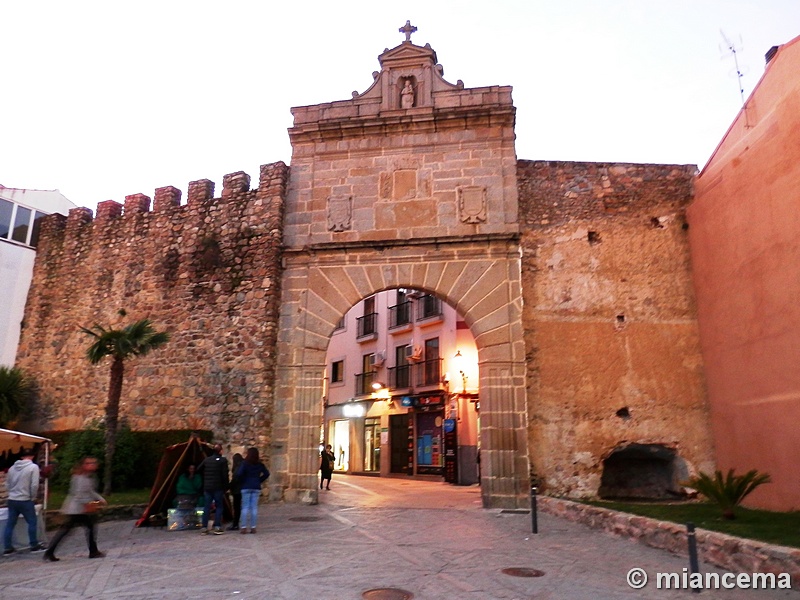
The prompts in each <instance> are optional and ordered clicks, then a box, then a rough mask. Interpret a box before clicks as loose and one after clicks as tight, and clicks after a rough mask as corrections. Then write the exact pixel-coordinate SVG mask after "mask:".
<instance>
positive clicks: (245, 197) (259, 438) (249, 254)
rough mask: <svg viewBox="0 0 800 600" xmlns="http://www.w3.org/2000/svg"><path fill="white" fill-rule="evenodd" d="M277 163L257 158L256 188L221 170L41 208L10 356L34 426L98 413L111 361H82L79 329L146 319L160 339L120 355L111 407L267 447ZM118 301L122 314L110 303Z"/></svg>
mask: <svg viewBox="0 0 800 600" xmlns="http://www.w3.org/2000/svg"><path fill="white" fill-rule="evenodd" d="M287 176H288V168H287V167H286V165H284V164H283V163H274V164H270V165H264V166H262V167H261V173H260V182H259V187H258V189H255V190H251V189H250V177H249V176H248V175H247V174H245V173H241V172H240V173H233V174H230V175H226V176H225V177H224V180H223V190H222V194H221V197H220V198H214V184H213V182H211V181H208V180H200V181H194V182H192V183H190V184H189V190H188V201H187V203H185V204H183V205H182V204H181V192H180V190H178V189H176V188H173V187H164V188H159V189H157V190H156V193H155V201H154V206H153V210H152V211H150V210H149V208H150V198H149V197H147V196H145V195H143V194H135V195H132V196H127V197H126V199H125V204H124V206H123V205H121V204H119V203H117V202H113V201H106V202H102V203H100V204H99V205H98V210H97V215H96V217H95V218H94V219H92V213H91V211H90V210H89V209H85V208H78V209H74V210H72V211H70V213H69V217H66V218H65V217H63V216H61V215H51V216H50V217H48V218H47V219H45V222H44V224H43V231H42V236H41V244H40V246H39V248H38V256H37V260H36V266H35V270H34V276H33V282H32V285H31V289H30V293H29V297H28V303H27V306H26V312H25V321H24V328H23V333H22V339H21V343H20V349H19V354H18V366H20V367H22V368H23V369H24V370H25V371H26V372H28V373H30V374H32V375H33V376H34V378H35V379H36V381H37V383H38V385H39V389H40V398H39V401H38V407H37V414H36V423H35V426H34V429H35V430H42V429H49V430H56V429H75V428H81V427H84V426H86V425H87V424H89V423H90V422H91V421H92V420H94V419H98V418H100V417H102V415H103V411H104V406H105V403H106V397H107V389H108V376H109V363H108V362H104V363H101V364H100V365H97V366H92V365H90V364H89V362H88V361H87V359H86V358H85V353H86V349H87V347H88V346H89V345H90V343H91V338H90V337H89V336H87V335H86V334H85V333H82V332H81V331H80V329H79V328H80V327H82V326H83V327H91V326H92V325H93V324H95V323H98V324H100V325H102V326H104V327H122V326H125V325H127V324H129V323H132V322H133V321H136V320H139V319H144V318H148V319H150V320H151V321H152V322H153V324H154V326H155V328H156V329H158V330H166V331H168V332H169V333H170V334H171V340H170V341H169V342H168V343H167V345H165V346H163V347H162V348H159V349H157V350H155V351H154V352H152V353H151V354H149V355H148V356H145V357H140V358H134V359H131V360H129V361H127V363H126V371H125V380H124V387H123V392H122V394H123V395H122V400H121V412H120V416H121V417H122V418H124V419H126V420H127V422H128V423H129V424H130V426H131V427H132V428H134V429H147V430H157V429H174V428H176V427H186V428H204V429H210V430H213V431H214V432H215V433H216V436H217V438H218V439H219V440H220V441H223V442H226V443H228V444H231V445H234V446H239V445H248V444H256V445H258V446H259V447H260V448H262V449H263V448H265V447H266V445H267V444H268V443H269V438H270V430H271V421H272V397H273V389H274V388H273V386H274V368H275V352H274V348H275V340H276V338H277V315H278V312H279V302H280V251H281V227H282V216H283V202H284V196H285V187H286V181H287ZM120 309H124V310H125V311H126V313H127V314H126V315H125V316H120V315H119V314H118V311H119V310H120Z"/></svg>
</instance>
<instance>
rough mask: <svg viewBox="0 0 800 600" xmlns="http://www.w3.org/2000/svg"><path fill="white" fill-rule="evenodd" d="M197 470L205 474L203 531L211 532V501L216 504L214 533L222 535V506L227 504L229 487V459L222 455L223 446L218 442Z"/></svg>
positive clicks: (204, 532)
mask: <svg viewBox="0 0 800 600" xmlns="http://www.w3.org/2000/svg"><path fill="white" fill-rule="evenodd" d="M197 472H198V473H199V474H200V475H202V476H203V494H204V495H205V507H204V510H203V529H202V531H201V533H203V534H206V533H209V530H208V520H209V516H210V513H211V503H212V502H213V503H214V504H215V508H216V510H215V512H214V533H215V534H216V535H222V508H223V506H224V505H225V490H226V489H228V459H227V458H225V457H224V456H222V446H221V445H220V444H216V445H215V446H214V453H213V454H212V455H211V456H207V457H206V458H205V460H203V462H201V463H200V466H199V467H197Z"/></svg>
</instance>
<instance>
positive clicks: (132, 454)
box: [39, 423, 214, 491]
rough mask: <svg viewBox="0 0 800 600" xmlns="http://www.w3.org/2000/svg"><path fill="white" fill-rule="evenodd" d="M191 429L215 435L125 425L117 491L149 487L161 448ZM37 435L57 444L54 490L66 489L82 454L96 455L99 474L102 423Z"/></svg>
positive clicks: (178, 440)
mask: <svg viewBox="0 0 800 600" xmlns="http://www.w3.org/2000/svg"><path fill="white" fill-rule="evenodd" d="M193 432H194V433H197V434H198V435H199V436H200V438H201V439H202V440H204V441H210V440H212V439H213V437H214V434H213V432H211V431H196V430H191V429H169V430H163V431H131V430H130V429H128V428H127V427H122V428H121V429H120V433H119V437H118V439H117V452H116V453H115V455H114V469H113V471H112V477H113V480H112V483H113V484H114V485H113V488H114V489H115V490H117V491H120V490H126V489H141V488H149V487H152V485H153V481H154V480H155V477H156V472H157V470H158V463H159V461H160V460H161V455H162V454H163V452H164V448H166V447H167V446H172V445H173V444H179V443H183V442H186V441H187V440H188V439H189V436H190V435H191V434H192V433H193ZM39 435H41V436H43V437H46V438H49V439H50V440H52V441H53V443H55V444H57V445H58V448H57V449H56V451H55V452H54V455H53V460H55V461H56V462H57V463H58V468H57V469H56V473H55V475H54V476H53V478H52V479H51V485H53V486H55V487H56V488H57V489H61V490H63V491H66V490H67V489H68V488H69V479H70V475H71V473H72V467H73V466H74V465H75V464H77V462H78V461H79V460H80V459H81V458H83V457H84V456H88V455H92V456H95V457H97V458H98V459H99V460H100V462H101V468H100V469H98V475H101V474H102V472H103V471H102V462H103V460H104V455H105V440H104V431H103V429H102V425H100V424H99V423H93V424H92V426H91V427H89V428H88V429H82V430H77V431H48V432H41V433H39ZM128 438H130V442H129V441H128ZM100 489H102V488H100Z"/></svg>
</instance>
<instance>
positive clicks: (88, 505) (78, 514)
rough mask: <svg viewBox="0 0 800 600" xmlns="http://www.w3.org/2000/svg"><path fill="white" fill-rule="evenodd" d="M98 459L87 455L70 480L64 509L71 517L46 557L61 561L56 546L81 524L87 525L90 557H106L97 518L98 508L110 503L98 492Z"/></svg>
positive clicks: (46, 553) (59, 531) (60, 530)
mask: <svg viewBox="0 0 800 600" xmlns="http://www.w3.org/2000/svg"><path fill="white" fill-rule="evenodd" d="M97 466H98V462H97V459H96V458H94V457H91V456H87V457H86V458H84V459H83V460H82V461H81V462H80V464H79V465H77V466H76V467H75V468H74V469H73V470H72V479H70V482H69V494H67V497H66V499H65V500H64V505H63V506H62V507H61V512H62V513H64V514H65V515H66V516H67V520H66V521H65V522H64V524H63V525H61V527H60V528H59V530H58V531H57V532H56V535H55V537H53V540H52V541H51V542H50V546H49V547H48V548H47V550H46V551H45V553H44V560H50V561H53V562H55V561H57V560H59V559H58V558H56V554H55V553H56V548H57V547H58V544H59V543H61V540H62V539H64V536H66V535H67V534H68V533H69V532H70V531H71V530H72V528H73V527H75V526H76V525H81V526H82V527H85V528H86V542H87V543H88V544H89V558H102V557H103V556H105V554H103V553H102V552H100V551H99V550H98V549H97V517H96V516H95V514H94V510H95V507H99V505H101V504H107V502H106V501H105V499H104V498H103V497H102V496H101V495H100V494H98V493H97V491H96V489H97V477H96V476H95V473H96V472H97Z"/></svg>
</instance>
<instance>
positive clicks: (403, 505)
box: [0, 474, 800, 600]
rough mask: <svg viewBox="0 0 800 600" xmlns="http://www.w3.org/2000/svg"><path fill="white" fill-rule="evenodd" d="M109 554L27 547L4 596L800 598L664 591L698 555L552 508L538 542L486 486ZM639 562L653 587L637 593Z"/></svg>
mask: <svg viewBox="0 0 800 600" xmlns="http://www.w3.org/2000/svg"><path fill="white" fill-rule="evenodd" d="M99 546H100V549H101V550H103V551H105V552H106V553H107V556H106V557H105V558H102V559H96V560H90V559H88V558H87V554H88V552H87V550H86V543H85V540H84V536H83V532H82V531H80V530H75V531H73V532H72V534H71V535H70V536H69V537H68V538H67V539H66V540H65V541H64V542H63V543H62V544H61V546H59V549H58V556H59V557H60V558H61V561H60V562H57V563H49V562H48V563H45V562H44V561H43V560H42V555H41V554H29V553H27V552H18V553H16V554H14V555H11V556H9V557H5V558H3V559H2V561H1V562H0V598H1V599H4V600H5V599H8V600H12V599H13V600H41V599H59V598H97V599H109V600H110V599H131V600H147V599H152V600H162V599H175V600H177V599H190V598H193V599H194V598H199V599H223V598H231V599H236V600H239V599H245V598H253V599H275V600H314V599H330V600H358V599H361V598H364V597H367V598H371V599H372V600H381V599H384V600H386V599H388V600H395V599H400V598H403V596H402V595H400V594H399V593H395V594H394V595H392V594H390V593H389V592H384V593H378V592H373V593H372V594H369V593H368V594H367V595H366V596H365V592H369V591H370V590H376V589H397V590H405V591H406V592H408V593H409V594H410V595H411V594H413V598H415V599H425V600H438V599H445V598H447V599H453V598H458V599H474V600H485V599H493V598H502V599H519V600H523V599H525V600H528V599H536V600H543V599H548V600H556V599H558V600H563V599H576V600H580V599H587V600H588V599H590V598H591V599H608V600H612V599H616V598H659V599H665V600H666V599H672V598H684V599H685V598H690V597H699V598H708V597H712V598H731V599H734V600H739V599H757V598H794V599H798V598H800V594H797V592H794V591H790V590H745V589H734V590H722V589H720V590H708V589H707V590H703V591H702V593H701V594H700V595H695V594H691V593H690V592H689V591H688V590H675V589H656V586H655V582H654V580H655V577H656V573H658V572H662V573H671V572H674V573H679V574H680V573H682V570H683V569H684V568H685V567H687V566H688V561H687V559H686V558H685V557H679V556H673V555H671V554H669V553H667V552H664V551H661V550H655V549H652V548H648V547H645V546H642V545H640V544H637V543H635V542H632V541H629V540H626V539H620V538H617V537H614V536H611V535H609V534H606V533H600V532H597V531H594V530H591V529H589V528H587V527H585V526H583V525H579V524H575V523H570V522H567V521H562V520H559V519H557V518H555V517H552V516H550V515H545V514H540V515H539V533H538V534H537V535H533V534H532V533H531V517H530V515H529V514H520V513H514V512H503V511H500V510H485V509H483V508H481V504H480V491H479V488H478V487H477V486H472V487H456V486H450V485H448V484H443V483H438V482H421V481H409V480H406V479H388V478H372V477H358V476H346V475H340V474H334V476H333V482H332V484H331V490H330V491H324V492H321V501H320V504H319V505H317V506H302V505H289V504H269V505H261V507H260V514H259V528H258V533H257V534H256V535H249V534H248V535H240V534H239V533H238V532H227V531H226V532H225V534H224V535H221V536H214V535H209V536H203V535H200V534H199V533H198V532H196V531H175V532H170V531H167V530H165V529H156V528H142V529H135V528H134V527H133V522H132V521H117V522H105V523H101V524H100V533H99ZM633 568H641V569H644V571H645V572H646V573H647V574H648V575H649V577H650V578H651V583H649V584H648V585H647V586H646V587H645V588H643V589H639V590H636V589H632V588H631V587H629V586H628V584H627V583H626V575H627V573H628V572H629V571H630V570H631V569H633ZM504 569H518V570H519V571H518V572H517V574H522V575H539V574H540V573H543V574H541V575H540V576H536V577H531V576H525V577H519V576H513V575H508V574H505V573H504V572H503V570H504ZM701 569H702V570H704V571H708V570H714V569H711V567H710V566H709V565H705V564H701ZM537 572H540V573H537ZM410 595H408V596H405V598H410V597H411V596H410Z"/></svg>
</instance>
